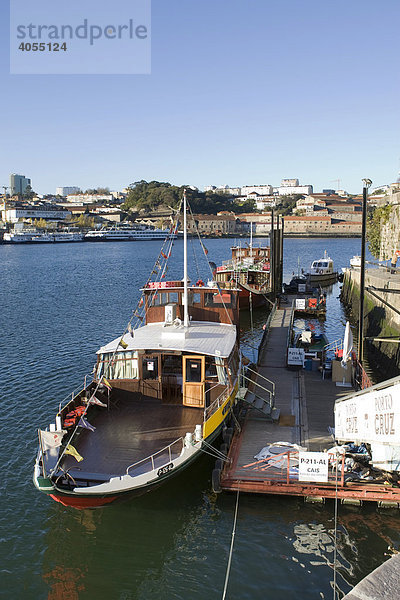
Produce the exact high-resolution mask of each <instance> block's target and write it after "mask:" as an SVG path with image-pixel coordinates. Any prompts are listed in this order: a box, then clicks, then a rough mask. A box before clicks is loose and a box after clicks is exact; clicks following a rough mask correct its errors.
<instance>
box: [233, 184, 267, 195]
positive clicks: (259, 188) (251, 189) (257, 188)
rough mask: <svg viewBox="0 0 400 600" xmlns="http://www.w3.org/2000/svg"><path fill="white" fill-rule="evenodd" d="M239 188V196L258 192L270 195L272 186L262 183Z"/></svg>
mask: <svg viewBox="0 0 400 600" xmlns="http://www.w3.org/2000/svg"><path fill="white" fill-rule="evenodd" d="M240 189H241V196H249V195H250V194H259V195H260V196H271V195H272V194H273V187H272V185H269V184H264V185H244V186H243V187H242V188H240Z"/></svg>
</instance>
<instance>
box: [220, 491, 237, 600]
mask: <svg viewBox="0 0 400 600" xmlns="http://www.w3.org/2000/svg"><path fill="white" fill-rule="evenodd" d="M238 506H239V490H238V491H237V494H236V506H235V517H234V519H233V528H232V537H231V547H230V550H229V558H228V565H227V568H226V575H225V583H224V591H223V594H222V600H225V597H226V590H227V588H228V582H229V574H230V571H231V563H232V553H233V543H234V540H235V533H236V521H237V514H238Z"/></svg>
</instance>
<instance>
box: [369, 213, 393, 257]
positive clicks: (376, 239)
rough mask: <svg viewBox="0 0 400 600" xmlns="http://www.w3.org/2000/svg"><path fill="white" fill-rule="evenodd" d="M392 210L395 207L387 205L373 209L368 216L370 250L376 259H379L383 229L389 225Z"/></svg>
mask: <svg viewBox="0 0 400 600" xmlns="http://www.w3.org/2000/svg"><path fill="white" fill-rule="evenodd" d="M392 209H393V207H392V205H391V204H385V206H380V207H379V208H374V209H371V210H370V211H369V213H368V215H367V239H368V248H369V251H370V252H371V254H372V255H373V256H375V258H379V255H380V249H381V236H382V228H383V226H384V225H386V223H388V221H389V219H390V216H391V214H392Z"/></svg>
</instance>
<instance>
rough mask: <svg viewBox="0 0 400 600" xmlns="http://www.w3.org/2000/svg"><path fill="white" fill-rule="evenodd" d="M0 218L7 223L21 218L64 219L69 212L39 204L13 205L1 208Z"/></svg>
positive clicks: (15, 221)
mask: <svg viewBox="0 0 400 600" xmlns="http://www.w3.org/2000/svg"><path fill="white" fill-rule="evenodd" d="M1 214H2V219H3V221H7V222H8V223H18V221H19V220H22V219H46V220H49V221H64V220H65V219H66V218H67V217H68V216H69V215H70V214H71V213H70V211H69V210H65V209H62V208H56V207H50V206H41V207H37V208H36V207H33V206H32V207H31V208H30V207H26V206H24V207H21V208H18V207H15V208H7V210H2V211H1Z"/></svg>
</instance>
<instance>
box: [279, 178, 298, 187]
mask: <svg viewBox="0 0 400 600" xmlns="http://www.w3.org/2000/svg"><path fill="white" fill-rule="evenodd" d="M298 185H299V180H298V179H282V181H281V187H298Z"/></svg>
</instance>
